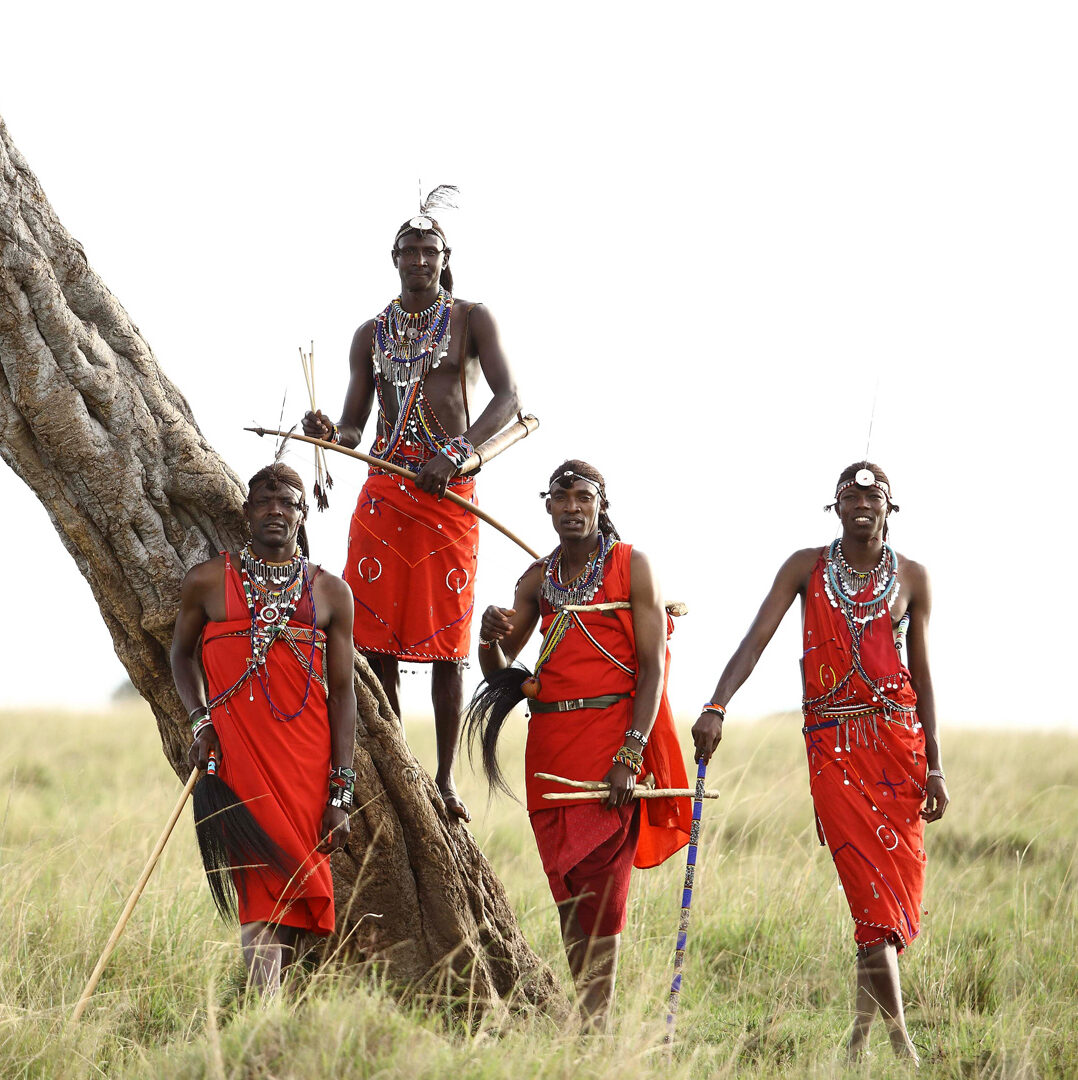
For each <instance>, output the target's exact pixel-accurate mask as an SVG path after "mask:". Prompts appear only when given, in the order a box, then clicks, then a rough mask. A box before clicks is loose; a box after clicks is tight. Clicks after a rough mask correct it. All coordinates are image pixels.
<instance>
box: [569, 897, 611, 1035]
mask: <svg viewBox="0 0 1078 1080" xmlns="http://www.w3.org/2000/svg"><path fill="white" fill-rule="evenodd" d="M558 914H559V916H560V917H561V937H562V942H563V943H564V945H565V958H566V959H567V960H568V961H569V971H570V972H571V974H572V976H573V985H574V986H575V987H576V1003H577V1008H578V1009H579V1010H580V1020H581V1023H582V1024H583V1025H584V1029H585V1030H586V1031H603V1030H605V1028H606V1026H607V1022H608V1021H609V1019H610V1003H611V1002H612V1001H613V1000H614V988H615V985H616V983H617V977H618V950H619V948H620V946H621V934H613V935H611V936H610V937H588V935H587V934H585V933H584V930H583V928H582V927H581V925H580V921H579V920H578V919H577V917H576V905H575V904H574V903H572V902H570V903H567V904H563V905H561V906H560V907H559V908H558Z"/></svg>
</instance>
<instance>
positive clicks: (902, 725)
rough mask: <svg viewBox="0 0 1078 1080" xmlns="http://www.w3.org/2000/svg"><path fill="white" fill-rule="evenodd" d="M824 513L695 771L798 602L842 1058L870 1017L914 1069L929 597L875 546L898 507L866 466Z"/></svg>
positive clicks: (921, 573)
mask: <svg viewBox="0 0 1078 1080" xmlns="http://www.w3.org/2000/svg"><path fill="white" fill-rule="evenodd" d="M833 505H834V508H835V510H836V512H837V514H838V517H839V521H840V522H841V524H842V538H841V539H840V540H836V541H834V542H833V543H832V544H831V545H830V546H829V547H825V548H819V547H812V548H805V549H804V550H802V551H797V552H795V553H794V554H793V555H791V556H790V558H789V559H787V560H786V562H785V563H784V564H783V566H782V568H781V569H780V570H779V572H778V576H777V577H776V578H775V583H774V584H773V585H772V586H771V591H770V592H769V593H768V594H767V597H766V599H765V600H764V602H763V605H762V606H761V608H760V610H759V612H758V613H757V615H756V618H755V620H754V621H753V623H752V626H750V627H749V632H748V633H747V634H746V635H745V638H744V640H743V641H742V642H741V644H740V645H739V646H738V648H737V651H736V652H735V653H734V655H733V656H732V657H731V658H730V661H729V663H727V665H726V668H725V670H724V671H723V673H722V676H721V678H720V679H719V684H718V686H717V687H716V688H715V693H714V695H713V696H712V698H711V701H710V702H708V704H707V705H705V706H704V710H703V712H702V713H701V714H700V718H699V719H698V720H697V721H696V723H695V725H694V726H693V738H694V740H695V742H696V758H697V760H698V761H699V760H704V761H708V760H710V758H711V755H712V754H713V753H714V752H715V749H716V747H717V746H718V744H719V741H720V740H721V739H722V722H723V717H724V715H725V711H726V706H727V705H728V704H729V702H730V699H731V698H732V697H733V696H734V693H735V692H736V691H737V689H738V687H740V686H741V684H742V683H743V682H744V681H745V680H746V679H747V678H748V677H749V675H750V674H751V673H752V669H753V668H754V667H755V666H756V661H757V660H759V658H760V655H761V653H762V652H763V651H764V648H765V647H766V646H767V643H768V642H769V641H770V640H771V638H772V636H773V634H774V633H775V630H776V629H778V625H779V623H780V622H781V621H782V618H783V616H784V615H785V614H786V612H787V610H788V609H789V607H790V605H791V604H792V603H793V601H794V599H795V598H796V597H798V596H800V597H801V602H802V623H803V630H804V653H803V655H802V661H801V667H802V679H803V685H804V694H805V697H804V702H803V712H804V717H805V724H804V727H803V728H802V732H803V734H804V736H805V749H806V753H807V756H808V767H809V787H810V789H811V792H812V801H813V805H814V807H815V810H816V826H817V831H818V834H819V836H820V842H821V843H823V844H826V845H827V846H828V847H829V848H830V850H831V855H832V857H833V858H834V861H835V866H836V868H837V870H838V875H839V880H840V881H841V882H842V888H843V891H844V892H845V895H846V900H847V901H848V903H849V905H850V914H851V915H852V916H853V921H854V940H855V941H856V943H857V950H858V951H857V990H856V1005H855V1019H854V1026H853V1032H852V1034H851V1036H850V1042H849V1052H850V1055H851V1057H858V1056H859V1055H860V1054H861V1052H862V1051H863V1049H864V1048H865V1046H866V1043H867V1040H868V1033H869V1028H870V1026H871V1024H872V1021H873V1018H874V1017H875V1015H876V1013H877V1012H880V1013H882V1015H883V1018H884V1021H885V1022H886V1024H887V1028H888V1033H889V1035H890V1039H891V1046H892V1048H893V1049H894V1051H895V1053H896V1054H897V1055H898V1056H900V1057H909V1058H913V1059H915V1060H916V1058H917V1054H916V1051H915V1050H914V1046H913V1043H912V1041H911V1040H910V1037H909V1033H908V1032H907V1030H906V1021H905V1016H904V1013H903V1008H902V990H901V985H900V983H899V973H898V954H899V953H900V952H902V950H903V949H904V948H905V947H906V946H907V945H908V944H909V943H910V942H911V941H912V940H913V938H914V937H915V936H916V934H917V932H918V929H919V927H920V918H921V896H922V893H923V891H924V873H925V851H924V827H925V823H926V822H929V821H938V820H939V819H940V818H941V817H942V816H943V813H944V811H945V810H946V809H947V804H948V802H949V801H950V800H949V796H948V794H947V784H946V781H945V779H944V775H943V765H942V759H941V755H940V742H939V735H938V733H937V729H936V708H935V699H934V697H933V693H932V677H931V674H930V672H929V665H928V618H929V614H930V612H931V608H932V595H931V590H930V588H929V582H928V573H927V572H926V570H925V568H924V567H923V566H921V565H920V564H919V563H916V562H913V560H912V559H907V558H906V557H905V556H903V555H899V554H898V553H897V552H895V551H894V550H893V549H892V548H891V547H890V546H889V545H888V544H887V542H886V541H887V518H888V515H889V514H890V513H892V512H894V511H897V510H898V507H897V506H896V505H895V504H894V503H893V502H892V500H891V485H890V482H889V481H888V479H887V477H886V475H885V474H884V472H883V470H882V469H881V468H880V467H879V466H878V465H873V464H871V463H870V462H867V461H859V462H857V463H856V464H854V465H851V466H849V468H847V469H845V470H844V471H843V472H842V474H841V475H840V476H839V479H838V484H837V486H836V489H835V502H834V504H833ZM829 509H830V507H829ZM907 627H908V630H907V629H906V628H907ZM903 637H905V642H906V648H907V652H908V657H909V663H908V666H907V665H906V664H904V663H903V661H902V652H901V648H902V640H901V639H902V638H903Z"/></svg>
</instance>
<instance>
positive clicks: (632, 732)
mask: <svg viewBox="0 0 1078 1080" xmlns="http://www.w3.org/2000/svg"><path fill="white" fill-rule="evenodd" d="M625 738H627V739H636V741H637V742H638V743H640V745H641V746H642V747H644V746H647V744H648V737H647V736H646V735H645V734H644V733H643V732H642V731H637V730H636V728H629V730H628V731H627V732H625Z"/></svg>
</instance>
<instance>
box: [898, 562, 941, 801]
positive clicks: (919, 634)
mask: <svg viewBox="0 0 1078 1080" xmlns="http://www.w3.org/2000/svg"><path fill="white" fill-rule="evenodd" d="M903 562H904V564H905V565H904V566H903V568H902V573H903V576H904V577H905V579H906V581H907V582H908V583H909V585H910V605H909V607H908V608H907V609H906V610H907V611H908V612H909V615H910V625H909V629H908V630H907V631H906V650H907V655H908V656H909V666H910V682H911V683H912V684H913V689H914V690H915V691H916V692H917V718H918V719H919V720H920V721H921V727H922V728H923V729H924V733H925V759H926V760H927V761H928V769H929V772H938V773H940V775H939V776H930V777H929V778H928V780H927V781H926V782H925V806H924V809H923V810H922V811H921V817H923V818H924V819H925V821H939V819H940V818H941V817H943V813H944V811H945V810H946V809H947V804H948V803H949V802H950V801H951V797H950V795H949V794H948V792H947V783H946V781H945V780H944V779H943V775H942V774H943V754H942V751H941V750H940V740H939V730H938V728H937V726H936V696H935V693H934V691H933V689H932V673H931V671H930V669H929V664H928V620H929V616H930V615H931V614H932V587H931V584H930V583H929V580H928V571H926V570H925V568H924V567H923V566H922V565H921V564H920V563H915V562H911V561H910V560H908V559H904V560H903Z"/></svg>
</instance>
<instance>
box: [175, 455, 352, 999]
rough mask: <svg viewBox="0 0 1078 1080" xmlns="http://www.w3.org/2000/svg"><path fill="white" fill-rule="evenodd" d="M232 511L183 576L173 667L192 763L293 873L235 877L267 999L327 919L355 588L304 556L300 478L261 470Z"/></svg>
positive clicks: (256, 870)
mask: <svg viewBox="0 0 1078 1080" xmlns="http://www.w3.org/2000/svg"><path fill="white" fill-rule="evenodd" d="M243 505H244V514H245V516H246V518H247V524H248V527H249V529H250V532H251V539H250V541H249V542H248V544H247V545H246V546H245V547H244V548H243V550H242V551H239V552H225V553H224V554H223V555H220V556H218V557H217V558H215V559H210V560H209V561H208V562H204V563H200V564H199V565H198V566H195V567H193V568H192V569H191V570H190V572H189V573H188V574H187V576H186V577H185V578H184V581H183V589H182V592H181V598H180V612H179V616H178V618H177V620H176V629H175V633H174V636H173V639H172V674H173V678H174V679H175V681H176V689H177V691H178V692H179V695H180V699H181V700H182V701H183V703H184V705H185V707H186V708H187V709H188V710H189V716H190V719H191V724H192V730H193V732H194V735H195V740H194V743H193V745H192V747H191V753H190V759H191V764H192V765H193V766H196V767H197V768H200V769H205V768H206V767H207V765H208V764H209V762H210V760H211V755H212V757H213V759H214V762H215V765H216V767H217V776H218V777H219V778H220V779H221V780H223V781H224V783H225V784H227V785H228V787H229V788H230V789H231V791H232V792H233V793H234V794H235V796H236V798H237V799H239V800H240V801H241V802H242V803H243V804H244V805H245V806H246V807H247V809H249V811H250V813H251V814H252V815H253V816H254V819H255V821H256V823H257V827H258V828H260V829H261V831H262V833H264V834H265V836H266V837H268V838H269V840H270V841H271V842H272V843H273V844H274V845H276V847H277V848H278V849H280V851H281V852H282V853H283V856H284V858H285V859H287V861H288V863H289V864H291V865H292V866H294V867H296V870H295V871H294V872H293V873H291V874H290V875H282V874H281V873H278V872H277V871H276V870H274V869H271V868H270V867H268V866H265V865H263V866H258V865H255V864H257V863H258V861H259V860H257V859H254V858H250V859H242V860H240V861H241V863H242V864H244V865H242V866H241V867H240V868H237V869H234V870H233V872H232V876H233V879H234V881H235V884H236V892H237V893H238V908H239V920H240V932H241V940H242V943H243V955H244V959H245V961H246V963H247V975H248V985H250V986H251V987H253V988H256V989H258V990H260V991H262V992H263V993H268V994H273V993H275V992H276V991H277V990H278V989H279V987H280V980H281V972H282V970H283V969H284V968H285V967H287V965H288V964H289V963H290V962H291V961H292V959H294V955H295V946H296V942H297V938H298V935H299V934H300V933H301V932H307V933H313V934H328V933H330V932H331V931H332V930H333V925H334V910H333V881H332V878H331V876H330V868H329V859H328V855H329V853H330V852H333V851H337V850H338V849H339V848H341V847H343V846H344V843H345V841H346V840H347V838H348V832H349V825H348V809H349V807H350V806H351V802H352V793H353V791H354V788H355V773H354V772H353V770H352V757H353V754H354V751H355V730H356V698H355V691H354V689H353V685H352V672H353V656H354V654H353V650H352V596H351V593H350V592H349V590H348V586H347V585H345V583H344V582H343V581H341V579H340V578H338V577H334V576H333V575H332V574H327V573H325V571H323V570H322V568H321V567H319V566H314V565H311V564H309V563H308V562H307V557H306V537H305V535H304V533H303V532H302V525H303V522H304V520H305V519H306V516H307V504H306V498H305V494H304V489H303V481H302V480H301V479H300V477H299V474H298V473H296V472H295V471H294V470H293V469H290V468H289V467H288V466H287V465H279V464H275V465H270V466H268V467H267V468H265V469H262V470H261V471H260V472H258V473H256V474H255V476H253V477H252V478H251V482H250V485H249V491H248V496H247V502H245V503H244V504H243ZM297 541H298V542H297ZM200 640H201V646H202V647H201V660H202V665H201V666H200V665H199V655H200V650H199V642H200ZM203 668H204V669H205V678H203V674H202V672H203Z"/></svg>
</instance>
